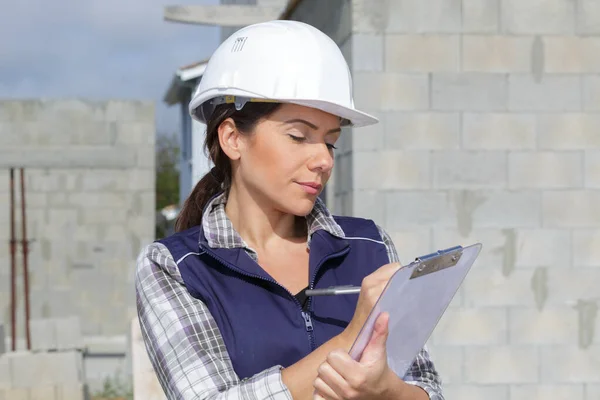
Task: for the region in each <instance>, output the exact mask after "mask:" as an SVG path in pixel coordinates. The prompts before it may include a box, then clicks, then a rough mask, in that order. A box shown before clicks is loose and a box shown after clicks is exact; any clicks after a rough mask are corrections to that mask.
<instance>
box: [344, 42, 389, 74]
mask: <svg viewBox="0 0 600 400" xmlns="http://www.w3.org/2000/svg"><path fill="white" fill-rule="evenodd" d="M383 43H384V40H383V35H381V34H374V33H355V34H353V35H352V39H351V46H352V54H351V57H352V58H351V59H352V70H353V71H354V72H356V71H370V72H380V71H383V60H384V46H383Z"/></svg>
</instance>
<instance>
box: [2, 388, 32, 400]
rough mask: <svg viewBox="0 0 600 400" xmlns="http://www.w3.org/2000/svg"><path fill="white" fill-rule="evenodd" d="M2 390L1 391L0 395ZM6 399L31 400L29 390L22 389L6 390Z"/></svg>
mask: <svg viewBox="0 0 600 400" xmlns="http://www.w3.org/2000/svg"><path fill="white" fill-rule="evenodd" d="M1 393H2V390H0V394H1ZM4 398H5V399H6V400H31V398H30V397H29V390H28V389H22V388H10V389H5V390H4Z"/></svg>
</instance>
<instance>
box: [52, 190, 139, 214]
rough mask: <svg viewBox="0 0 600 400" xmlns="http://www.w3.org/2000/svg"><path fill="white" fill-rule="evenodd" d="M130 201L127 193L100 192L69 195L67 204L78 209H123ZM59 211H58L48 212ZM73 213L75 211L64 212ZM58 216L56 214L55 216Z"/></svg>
mask: <svg viewBox="0 0 600 400" xmlns="http://www.w3.org/2000/svg"><path fill="white" fill-rule="evenodd" d="M130 201H131V196H130V194H129V193H123V192H100V193H87V192H76V193H70V194H69V203H70V204H71V205H73V206H78V207H100V208H123V207H127V205H128V203H129V202H130ZM50 211H59V210H50ZM65 211H74V212H76V210H65ZM57 215H58V214H57Z"/></svg>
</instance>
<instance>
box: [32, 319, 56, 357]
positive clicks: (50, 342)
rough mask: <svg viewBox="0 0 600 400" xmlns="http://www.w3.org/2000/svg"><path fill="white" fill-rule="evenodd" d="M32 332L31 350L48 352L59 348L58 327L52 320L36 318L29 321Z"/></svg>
mask: <svg viewBox="0 0 600 400" xmlns="http://www.w3.org/2000/svg"><path fill="white" fill-rule="evenodd" d="M29 329H30V332H31V350H33V351H46V350H54V349H56V348H57V340H56V327H55V324H54V321H53V320H52V319H50V318H40V319H38V318H34V319H31V320H29Z"/></svg>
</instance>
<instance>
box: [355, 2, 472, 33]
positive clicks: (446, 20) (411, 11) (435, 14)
mask: <svg viewBox="0 0 600 400" xmlns="http://www.w3.org/2000/svg"><path fill="white" fill-rule="evenodd" d="M366 3H367V4H370V3H371V2H369V1H367V2H366ZM386 3H387V4H389V13H388V15H387V18H386V21H387V32H389V33H404V32H415V33H425V32H439V33H458V32H460V29H461V1H460V0H431V1H421V0H395V1H389V2H386Z"/></svg>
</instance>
